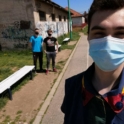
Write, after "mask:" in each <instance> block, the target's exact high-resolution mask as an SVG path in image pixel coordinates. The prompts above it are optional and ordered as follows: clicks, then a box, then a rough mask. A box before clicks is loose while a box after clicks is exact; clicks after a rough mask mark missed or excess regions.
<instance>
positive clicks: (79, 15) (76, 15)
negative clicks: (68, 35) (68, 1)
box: [65, 7, 83, 17]
mask: <svg viewBox="0 0 124 124" xmlns="http://www.w3.org/2000/svg"><path fill="white" fill-rule="evenodd" d="M65 9H66V10H67V11H68V7H66V8H65ZM70 12H71V13H72V17H82V16H83V14H81V13H79V12H77V11H75V10H73V9H70Z"/></svg>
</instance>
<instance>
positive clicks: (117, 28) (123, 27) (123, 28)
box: [115, 26, 124, 30]
mask: <svg viewBox="0 0 124 124" xmlns="http://www.w3.org/2000/svg"><path fill="white" fill-rule="evenodd" d="M115 30H124V26H119V27H116V28H115Z"/></svg>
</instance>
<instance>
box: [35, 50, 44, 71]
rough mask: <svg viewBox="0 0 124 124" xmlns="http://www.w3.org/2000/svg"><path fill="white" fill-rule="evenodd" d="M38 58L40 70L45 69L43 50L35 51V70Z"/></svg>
mask: <svg viewBox="0 0 124 124" xmlns="http://www.w3.org/2000/svg"><path fill="white" fill-rule="evenodd" d="M37 59H39V66H40V70H42V69H43V67H42V66H43V52H33V62H34V65H35V71H36V69H37Z"/></svg>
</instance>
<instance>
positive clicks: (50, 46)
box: [43, 29, 58, 74]
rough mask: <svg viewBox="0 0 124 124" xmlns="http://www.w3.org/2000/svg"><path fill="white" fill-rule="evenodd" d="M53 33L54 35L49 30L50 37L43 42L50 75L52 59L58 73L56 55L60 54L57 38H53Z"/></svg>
mask: <svg viewBox="0 0 124 124" xmlns="http://www.w3.org/2000/svg"><path fill="white" fill-rule="evenodd" d="M52 33H53V32H52V30H51V29H48V30H47V34H48V37H46V38H45V39H44V42H43V47H44V52H45V53H46V59H47V65H46V66H47V67H46V74H48V73H49V67H50V60H51V59H52V68H53V71H54V72H57V70H56V68H55V58H56V54H57V53H58V41H57V39H56V38H55V37H52ZM55 45H56V49H55Z"/></svg>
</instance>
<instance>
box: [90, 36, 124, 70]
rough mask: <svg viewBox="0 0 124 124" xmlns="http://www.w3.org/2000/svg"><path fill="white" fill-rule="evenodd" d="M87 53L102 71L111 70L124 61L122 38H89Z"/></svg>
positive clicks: (123, 40) (123, 41)
mask: <svg viewBox="0 0 124 124" xmlns="http://www.w3.org/2000/svg"><path fill="white" fill-rule="evenodd" d="M89 55H90V56H91V57H92V59H93V60H94V62H95V64H96V65H97V66H98V67H99V68H100V69H101V70H103V71H106V72H108V71H113V70H115V69H116V68H118V67H119V65H120V64H122V63H123V62H124V39H119V38H114V37H104V38H99V39H93V40H89Z"/></svg>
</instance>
